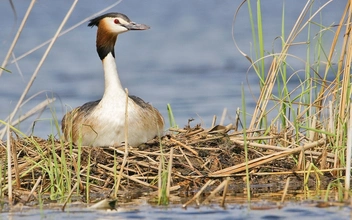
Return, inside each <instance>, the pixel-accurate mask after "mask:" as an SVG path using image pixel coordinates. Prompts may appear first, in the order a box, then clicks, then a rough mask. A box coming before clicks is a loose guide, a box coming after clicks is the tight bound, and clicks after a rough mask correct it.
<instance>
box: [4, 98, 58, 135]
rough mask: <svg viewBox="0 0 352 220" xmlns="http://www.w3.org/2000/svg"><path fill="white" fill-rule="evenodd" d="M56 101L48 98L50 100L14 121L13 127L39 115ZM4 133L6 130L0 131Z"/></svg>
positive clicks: (12, 122)
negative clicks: (38, 113)
mask: <svg viewBox="0 0 352 220" xmlns="http://www.w3.org/2000/svg"><path fill="white" fill-rule="evenodd" d="M55 100H56V98H48V99H46V100H45V101H43V102H41V103H39V104H38V105H36V106H35V107H34V108H32V109H31V110H29V111H28V112H26V113H25V114H23V115H21V116H20V117H19V118H18V119H16V120H14V121H11V125H12V126H16V125H17V124H19V123H21V122H22V121H24V120H26V119H27V118H29V117H31V116H32V115H34V114H35V113H37V112H39V111H42V110H43V109H44V108H46V107H47V106H48V105H50V104H52V103H53V102H54V101H55ZM5 121H7V118H6V119H5ZM4 132H6V128H4V129H2V130H1V131H0V134H3V133H4Z"/></svg>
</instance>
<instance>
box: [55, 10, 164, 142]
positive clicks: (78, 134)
mask: <svg viewBox="0 0 352 220" xmlns="http://www.w3.org/2000/svg"><path fill="white" fill-rule="evenodd" d="M88 26H89V27H94V26H97V28H98V29H97V36H96V50H97V53H98V55H99V58H100V60H101V61H102V65H103V70H104V79H105V88H104V94H103V97H102V98H101V99H100V100H96V101H92V102H88V103H85V104H83V105H82V106H80V107H76V108H74V109H73V110H71V111H69V112H67V113H66V114H65V115H64V117H63V118H62V124H61V130H62V132H63V137H64V140H65V141H68V142H69V141H71V142H72V143H73V144H74V145H78V144H80V145H82V146H92V147H103V146H121V145H123V144H126V143H124V142H125V130H126V129H125V126H126V122H127V127H128V129H127V141H128V145H130V146H138V145H140V144H142V143H146V142H148V141H149V140H151V139H153V138H155V137H157V136H159V137H160V136H161V135H162V133H163V130H164V119H163V116H162V115H161V114H160V112H159V111H158V110H157V109H156V108H154V107H153V106H152V105H151V104H149V103H147V102H145V101H143V100H142V99H141V98H139V97H137V96H132V95H128V98H127V93H126V90H125V89H124V88H123V87H122V85H121V82H120V79H119V76H118V72H117V68H116V62H115V49H114V47H115V43H116V41H117V37H118V35H119V34H122V33H125V32H128V31H132V30H147V29H149V28H150V27H149V26H147V25H145V24H138V23H135V22H133V21H131V20H130V19H129V18H128V17H127V16H126V15H124V14H122V13H117V12H110V13H106V14H103V15H101V16H98V17H96V18H93V19H91V20H90V22H89V24H88ZM126 103H127V120H126V121H125V115H126V114H125V113H126Z"/></svg>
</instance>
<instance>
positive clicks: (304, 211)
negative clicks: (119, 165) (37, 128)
mask: <svg viewBox="0 0 352 220" xmlns="http://www.w3.org/2000/svg"><path fill="white" fill-rule="evenodd" d="M264 206H267V205H264ZM350 212H351V209H350V208H348V207H330V208H324V209H322V208H317V207H311V205H309V204H288V205H287V206H285V207H283V208H281V209H279V208H272V209H263V210H250V209H249V208H248V206H247V205H228V206H227V207H226V208H221V207H219V206H217V205H213V206H203V207H200V208H195V207H188V208H187V209H182V208H180V207H174V206H169V207H153V206H150V205H140V206H138V208H136V207H132V206H126V207H120V208H118V209H117V210H113V211H104V210H102V211H92V210H87V209H84V208H68V209H67V210H66V211H65V212H62V211H61V210H60V209H59V208H58V209H52V210H47V209H46V210H39V209H24V210H23V211H22V212H15V213H3V214H0V219H23V220H26V219H28V220H32V219H64V218H66V219H190V218H192V219H202V220H206V219H223V220H225V219H226V220H229V219H301V220H306V219H307V220H308V219H321V220H325V219H341V220H343V219H350Z"/></svg>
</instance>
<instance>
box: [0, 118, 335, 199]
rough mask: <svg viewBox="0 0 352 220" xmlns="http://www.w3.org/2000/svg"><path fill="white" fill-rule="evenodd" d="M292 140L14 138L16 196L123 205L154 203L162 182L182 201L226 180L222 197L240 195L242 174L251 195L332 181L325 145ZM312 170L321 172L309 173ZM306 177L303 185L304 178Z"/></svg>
mask: <svg viewBox="0 0 352 220" xmlns="http://www.w3.org/2000/svg"><path fill="white" fill-rule="evenodd" d="M291 133H292V132H291ZM293 138H294V137H293V136H292V135H290V131H286V132H285V133H275V129H272V131H271V132H270V133H269V134H265V135H264V131H261V130H259V131H251V132H249V131H248V132H246V133H245V134H244V133H243V132H237V131H234V130H233V127H232V125H228V126H221V125H218V126H214V127H212V128H211V129H204V128H202V127H201V126H199V125H196V126H194V127H191V126H186V127H185V128H183V129H170V130H169V131H168V134H167V135H165V136H163V137H161V138H156V139H154V140H151V141H150V142H148V143H145V144H142V145H140V146H138V147H125V146H120V147H99V148H98V147H84V146H82V147H77V146H73V145H71V144H69V143H63V142H62V141H60V140H57V139H55V138H53V137H50V138H49V139H47V140H45V139H41V138H38V137H34V136H32V137H25V138H18V137H14V138H12V139H11V147H12V160H11V161H12V164H11V172H12V178H11V179H12V185H13V192H14V195H15V200H16V201H20V202H30V201H32V202H33V201H34V202H35V201H38V200H39V196H38V195H41V196H42V197H41V199H45V198H46V199H48V200H50V201H52V200H62V199H67V197H70V198H71V199H72V200H75V199H74V198H76V200H80V201H84V202H87V200H88V199H94V198H97V199H98V198H100V199H101V198H107V197H111V196H113V195H115V196H117V197H119V198H121V199H120V201H128V200H130V199H133V198H136V197H140V196H146V195H147V194H149V195H155V197H156V198H157V194H155V192H158V189H160V188H162V187H163V186H165V185H166V188H167V190H168V191H167V192H168V193H169V194H170V195H176V196H178V197H181V198H182V197H188V196H192V195H194V194H196V193H197V192H199V191H200V190H202V193H205V194H206V193H211V192H212V190H214V189H215V188H216V187H218V186H219V185H221V184H222V183H223V182H224V181H225V180H226V181H227V182H226V183H228V185H226V187H227V193H229V194H232V195H235V194H243V192H244V191H245V190H246V175H247V172H246V171H248V176H249V182H250V186H251V193H252V194H253V195H254V194H255V193H260V192H277V191H280V190H282V189H283V188H284V186H285V184H286V182H287V178H288V177H290V179H291V182H290V184H289V189H292V190H297V189H302V187H303V186H308V187H312V186H315V187H317V185H316V184H317V183H321V184H323V183H326V184H328V183H329V182H330V181H331V180H332V179H334V178H333V176H334V172H335V173H336V172H338V169H337V171H336V169H335V170H334V169H330V168H331V167H332V166H333V162H334V160H333V158H334V155H333V154H331V153H329V152H327V150H326V147H325V146H326V140H325V139H324V138H319V137H316V140H315V141H309V142H308V141H307V142H306V143H304V144H302V145H301V146H296V145H295V144H292V143H293V142H292V140H293ZM6 152H7V151H6V145H5V143H1V147H0V157H1V158H7V154H6ZM6 161H7V160H6V159H5V160H2V161H1V162H0V163H1V164H0V165H1V167H0V168H1V173H2V179H3V180H6V181H2V183H0V187H1V188H2V192H5V194H7V193H8V192H7V190H8V185H7V184H8V179H7V177H6V176H7V175H6V172H7V166H6V165H7V164H6ZM121 167H123V169H121ZM313 168H314V169H319V172H315V174H314V175H313V173H314V171H315V170H314V169H313ZM316 173H319V174H316ZM304 174H308V175H306V177H308V181H307V180H306V178H305V181H304V180H303V179H304ZM4 183H5V184H4ZM164 183H165V185H163V184H164ZM326 184H325V185H326ZM323 185H324V184H323ZM323 185H321V187H324V186H323ZM204 186H206V187H204ZM221 190H223V189H219V190H218V191H221ZM72 192H78V193H76V194H73V195H76V197H74V196H73V197H71V195H72ZM159 192H160V190H159ZM87 195H88V196H87Z"/></svg>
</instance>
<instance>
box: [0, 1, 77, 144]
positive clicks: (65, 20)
mask: <svg viewBox="0 0 352 220" xmlns="http://www.w3.org/2000/svg"><path fill="white" fill-rule="evenodd" d="M77 2H78V0H75V1H74V2H73V3H72V5H71V8H70V9H69V10H68V12H67V13H66V16H65V17H64V19H63V20H62V22H61V24H60V26H59V28H58V29H57V31H56V33H55V35H54V37H53V40H52V41H51V42H50V44H49V46H48V48H47V49H46V50H45V52H44V54H43V56H42V59H41V60H40V61H39V63H38V65H37V67H36V69H35V70H34V72H33V74H32V76H31V78H30V80H29V81H28V83H27V86H26V88H25V89H24V91H23V93H22V95H21V97H20V99H19V100H18V102H17V104H16V106H15V108H14V110H13V111H12V113H11V114H10V116H9V120H8V122H9V123H11V121H12V119H13V117H14V116H15V115H16V113H17V111H18V109H19V108H20V106H21V104H22V102H23V100H24V98H25V97H26V95H27V93H28V92H29V89H30V88H31V87H32V84H33V82H34V80H35V79H36V77H37V75H38V72H39V70H40V68H41V67H42V65H43V63H44V61H45V59H46V57H47V56H48V54H49V52H50V50H51V48H52V47H53V45H54V43H55V41H56V39H57V38H58V36H59V33H60V32H61V30H62V28H63V27H64V25H65V24H66V22H67V20H68V18H69V17H70V16H71V13H72V12H73V9H74V8H75V7H76V4H77ZM2 138H3V135H0V139H2Z"/></svg>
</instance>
